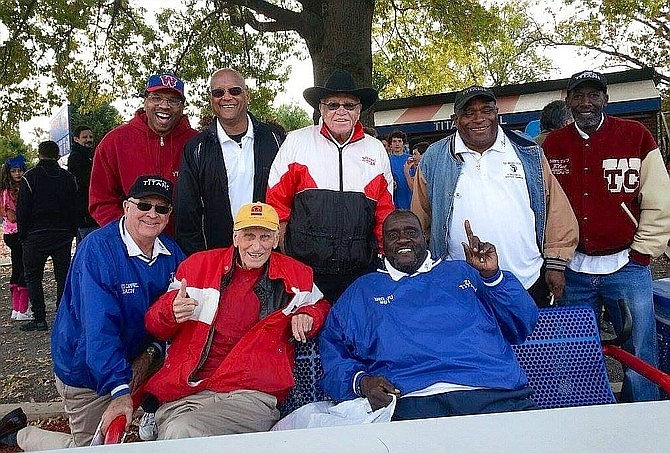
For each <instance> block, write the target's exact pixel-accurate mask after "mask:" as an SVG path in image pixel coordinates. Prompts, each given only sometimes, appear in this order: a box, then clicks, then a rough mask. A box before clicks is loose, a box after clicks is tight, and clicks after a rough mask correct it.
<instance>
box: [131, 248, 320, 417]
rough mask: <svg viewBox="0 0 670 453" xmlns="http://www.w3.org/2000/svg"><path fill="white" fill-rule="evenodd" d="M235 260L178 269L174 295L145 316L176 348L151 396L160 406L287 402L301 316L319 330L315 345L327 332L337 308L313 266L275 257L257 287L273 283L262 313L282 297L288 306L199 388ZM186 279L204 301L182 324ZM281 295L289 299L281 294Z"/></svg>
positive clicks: (152, 382) (195, 259)
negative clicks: (237, 398)
mask: <svg viewBox="0 0 670 453" xmlns="http://www.w3.org/2000/svg"><path fill="white" fill-rule="evenodd" d="M235 256H236V251H235V248H234V247H229V248H226V249H214V250H208V251H204V252H200V253H196V254H193V255H191V256H190V257H189V258H187V259H186V260H185V261H183V262H182V263H181V264H180V265H179V267H178V269H177V273H176V276H175V280H174V283H173V285H171V287H170V288H171V289H170V290H169V291H168V292H167V293H165V294H164V295H163V296H161V297H160V298H159V299H158V300H157V301H156V303H154V304H153V305H152V306H151V308H150V309H149V311H148V312H147V314H146V315H145V318H144V320H145V324H146V327H147V330H148V331H149V332H150V333H151V334H152V335H154V336H155V337H156V338H159V339H161V340H165V341H167V340H169V341H171V344H170V347H169V349H168V354H167V358H166V360H165V363H164V364H163V366H162V367H161V369H160V370H158V372H157V373H156V374H154V375H153V376H152V377H151V378H150V379H149V381H148V382H147V384H146V387H145V389H144V390H145V391H147V392H149V393H151V394H153V395H155V396H156V397H157V398H158V400H159V402H160V403H161V404H162V403H166V402H170V401H175V400H177V399H180V398H183V397H185V396H188V395H192V394H195V393H198V392H200V391H202V390H211V391H214V392H231V391H234V390H240V389H247V390H258V391H261V392H265V393H269V394H272V395H274V396H276V397H277V399H278V400H279V401H283V400H284V399H286V397H287V396H288V392H289V390H290V389H291V388H292V387H293V385H294V380H293V364H294V351H295V348H294V345H293V343H292V342H290V341H289V340H290V339H291V337H292V333H291V316H292V315H293V314H296V313H306V314H309V315H311V316H312V318H313V319H314V325H313V327H312V330H311V331H310V332H309V333H308V335H307V336H308V338H312V337H314V336H315V335H316V333H317V332H318V331H319V329H320V328H321V326H322V325H323V323H324V321H325V318H326V315H327V314H328V310H329V308H330V305H329V304H328V302H326V301H325V300H324V299H322V298H321V297H322V295H321V292H320V291H319V290H318V288H316V287H315V286H314V283H313V276H312V270H311V269H310V268H309V267H308V266H306V265H304V264H302V263H300V262H298V261H296V260H294V259H293V258H290V257H288V256H285V255H282V254H279V253H275V252H273V253H272V254H271V255H270V259H269V263H268V264H267V265H266V266H267V267H266V273H265V274H264V276H262V277H261V280H259V283H257V284H256V285H259V284H261V281H264V279H265V278H267V279H269V287H270V288H272V290H271V291H270V292H265V293H264V294H265V297H259V298H260V299H261V306H263V303H264V301H265V302H268V301H269V299H272V298H277V297H280V298H281V301H282V304H281V305H280V306H279V307H278V309H277V310H275V311H273V312H271V313H270V314H269V315H268V316H266V317H265V318H263V319H261V320H259V321H258V323H256V324H255V325H254V326H253V327H252V328H251V329H250V330H249V331H248V332H247V333H246V334H245V335H244V336H243V337H242V338H241V339H240V341H239V342H238V343H237V344H236V345H235V346H234V347H233V349H232V350H231V351H230V353H229V354H228V355H227V356H226V357H225V359H224V360H223V361H222V362H221V364H220V365H219V367H218V368H217V370H216V371H215V372H214V373H213V374H212V375H211V376H210V377H208V378H207V379H203V380H200V381H196V380H195V378H194V376H195V375H196V373H197V370H198V368H199V367H200V366H201V365H202V364H203V363H204V362H205V359H206V357H207V354H208V348H209V344H211V342H210V341H208V340H209V338H210V336H211V335H213V334H214V328H213V323H214V319H215V318H216V313H217V310H218V307H219V298H220V295H221V292H222V291H223V288H224V287H225V286H226V285H227V283H228V282H229V281H230V278H231V277H232V274H231V272H232V271H233V269H234V266H235V265H234V258H235ZM184 278H185V279H186V282H187V285H188V287H187V293H188V295H189V297H191V298H194V299H196V300H197V301H198V306H197V308H196V311H195V312H194V314H193V316H192V318H191V319H190V320H188V321H186V322H184V323H182V324H177V322H176V321H175V318H174V314H173V311H172V302H173V300H174V298H175V296H176V294H177V291H178V287H179V282H180V281H181V280H182V279H184ZM265 282H266V283H267V280H265ZM278 283H279V284H278ZM255 288H256V287H255ZM277 291H282V293H281V294H276V292H277ZM273 292H274V294H273ZM275 300H276V299H275ZM261 311H262V310H261Z"/></svg>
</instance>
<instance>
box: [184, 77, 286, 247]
mask: <svg viewBox="0 0 670 453" xmlns="http://www.w3.org/2000/svg"><path fill="white" fill-rule="evenodd" d="M209 94H210V102H211V105H212V111H213V112H214V115H215V116H216V117H215V118H214V120H213V121H212V123H211V125H210V126H209V127H208V128H207V129H206V130H204V131H203V132H201V133H200V134H198V135H197V136H196V137H195V138H193V140H191V141H189V142H188V144H187V145H186V149H185V150H184V158H183V160H182V163H181V168H180V172H179V173H180V174H179V184H177V197H176V207H175V217H176V218H175V223H176V236H175V237H176V239H177V242H178V243H179V245H180V246H181V247H182V249H183V250H184V252H185V253H186V254H188V255H190V254H192V253H194V252H198V251H201V250H206V249H212V248H219V247H229V246H230V245H231V244H232V243H233V242H232V241H233V233H232V232H233V228H232V226H233V216H234V215H235V214H236V213H237V211H239V209H240V207H241V206H242V205H244V204H247V203H251V202H252V201H265V192H266V190H267V185H268V175H269V173H270V167H271V166H272V161H273V160H274V158H275V156H276V155H277V150H278V149H279V146H280V145H281V144H282V142H283V141H284V134H283V133H282V132H281V131H279V130H278V129H277V128H275V127H272V126H270V125H269V124H266V123H261V122H260V121H258V120H257V119H256V118H254V116H253V115H252V114H251V113H249V112H248V111H247V107H248V105H249V93H248V92H247V86H246V83H245V82H244V78H243V77H242V75H240V73H239V72H237V71H235V70H233V69H229V68H224V69H219V70H218V71H216V72H215V73H214V74H212V77H211V79H210V93H209Z"/></svg>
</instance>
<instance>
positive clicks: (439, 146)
mask: <svg viewBox="0 0 670 453" xmlns="http://www.w3.org/2000/svg"><path fill="white" fill-rule="evenodd" d="M503 132H504V133H505V135H506V136H507V137H508V138H509V140H510V143H511V144H512V147H513V148H514V151H515V152H516V154H517V156H518V157H519V160H520V161H521V165H522V166H523V170H524V173H525V175H526V186H527V188H528V195H529V197H530V208H531V209H532V210H533V212H534V213H535V239H536V242H537V246H538V248H539V250H540V251H541V252H542V253H543V255H544V258H545V262H546V264H547V269H554V270H563V269H564V268H565V263H566V262H567V261H568V260H570V259H571V258H572V256H573V254H574V251H575V248H576V247H577V242H578V239H579V231H578V226H577V219H576V218H575V215H574V213H573V211H572V208H571V207H570V202H569V201H568V199H567V197H566V196H565V192H563V189H561V187H560V185H559V184H558V181H557V180H556V178H555V177H554V176H553V175H552V174H551V170H550V168H549V165H548V163H547V160H546V158H545V157H544V154H543V153H542V148H540V147H539V146H538V145H537V143H535V142H534V141H532V140H531V139H530V137H528V136H526V135H524V134H521V133H520V132H517V131H514V130H507V129H505V128H503ZM454 137H455V134H452V135H449V136H447V137H445V138H443V139H442V140H439V141H437V142H435V143H433V144H432V145H431V146H429V147H428V150H427V151H426V153H425V154H424V155H423V157H422V158H421V163H420V164H419V171H418V174H417V179H418V181H417V184H415V190H414V193H413V198H412V211H413V212H414V213H415V214H416V215H417V216H418V217H419V220H420V221H421V225H422V226H423V228H424V231H425V232H426V233H427V236H428V237H429V238H430V242H429V248H430V252H431V254H432V255H433V256H434V257H446V256H447V244H446V235H447V230H448V229H449V225H450V224H451V214H452V210H453V205H454V192H455V191H456V185H457V183H458V178H459V177H460V175H461V169H462V167H463V160H462V159H461V158H460V157H459V156H458V155H457V154H456V153H455V151H454ZM501 220H502V219H493V220H492V221H501Z"/></svg>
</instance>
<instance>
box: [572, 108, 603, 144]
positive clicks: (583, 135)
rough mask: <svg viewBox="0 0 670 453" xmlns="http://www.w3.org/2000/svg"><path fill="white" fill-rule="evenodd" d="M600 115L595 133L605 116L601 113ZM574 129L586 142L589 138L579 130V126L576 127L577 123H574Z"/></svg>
mask: <svg viewBox="0 0 670 453" xmlns="http://www.w3.org/2000/svg"><path fill="white" fill-rule="evenodd" d="M600 115H601V116H600V123H598V127H596V131H597V130H598V129H600V126H602V125H603V123H604V122H605V114H604V113H601V114H600ZM575 128H576V129H577V133H578V134H579V135H580V137H582V138H583V139H584V140H587V139H588V138H589V134H587V133H586V132H584V131H583V130H581V129H580V128H579V126H577V122H576V121H575Z"/></svg>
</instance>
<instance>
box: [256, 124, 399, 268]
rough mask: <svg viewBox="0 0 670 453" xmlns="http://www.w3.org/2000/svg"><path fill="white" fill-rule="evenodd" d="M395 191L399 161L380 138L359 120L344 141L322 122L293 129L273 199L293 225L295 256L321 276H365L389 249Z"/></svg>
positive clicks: (280, 158) (271, 184)
mask: <svg viewBox="0 0 670 453" xmlns="http://www.w3.org/2000/svg"><path fill="white" fill-rule="evenodd" d="M392 194H393V175H392V174H391V164H390V163H389V158H388V155H387V154H386V150H385V149H384V146H383V145H382V144H381V142H380V141H379V140H377V139H376V138H373V137H371V136H369V135H366V134H365V132H364V130H363V126H362V125H361V123H360V122H357V123H356V125H355V126H354V129H353V131H352V135H351V137H350V138H349V140H348V141H347V142H346V143H345V144H338V143H336V142H335V141H334V140H333V139H332V137H331V135H330V133H329V131H328V129H327V128H326V126H325V125H323V124H321V125H320V126H309V127H305V128H303V129H298V130H296V131H292V132H291V133H289V134H288V136H287V137H286V140H285V141H284V143H283V144H282V146H281V147H280V148H279V152H278V153H277V157H276V158H275V160H274V162H273V164H272V168H271V169H270V176H269V178H268V192H267V195H266V202H267V203H268V204H270V205H272V207H274V208H275V209H276V210H277V214H279V220H280V221H281V222H287V226H286V234H285V237H284V250H285V252H286V254H287V255H290V256H292V257H294V258H297V259H298V260H300V261H301V262H303V263H306V264H308V265H309V266H310V267H311V268H312V269H314V273H315V274H317V276H318V275H324V274H325V275H362V274H364V273H367V272H370V271H371V266H373V265H374V266H376V264H377V263H376V259H377V253H381V252H382V224H383V222H384V219H385V218H386V216H387V215H388V214H389V213H391V212H392V211H393V210H394V209H395V207H394V205H393V196H392ZM374 266H373V267H374Z"/></svg>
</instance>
